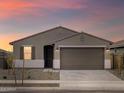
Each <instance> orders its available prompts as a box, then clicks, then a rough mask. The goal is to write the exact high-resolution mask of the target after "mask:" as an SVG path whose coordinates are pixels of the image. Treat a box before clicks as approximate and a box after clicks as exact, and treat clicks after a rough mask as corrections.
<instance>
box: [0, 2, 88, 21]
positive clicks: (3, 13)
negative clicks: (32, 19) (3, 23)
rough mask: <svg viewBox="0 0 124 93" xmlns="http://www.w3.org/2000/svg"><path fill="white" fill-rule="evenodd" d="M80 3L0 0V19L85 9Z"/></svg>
mask: <svg viewBox="0 0 124 93" xmlns="http://www.w3.org/2000/svg"><path fill="white" fill-rule="evenodd" d="M80 1H81V0H76V1H75V0H1V1H0V19H8V18H12V17H13V18H14V17H18V16H19V17H22V16H42V15H44V14H46V12H47V11H58V10H60V9H81V8H85V7H86V6H85V2H84V5H83V6H82V4H81V3H80ZM84 1H86V0H84ZM47 13H48V12H47Z"/></svg>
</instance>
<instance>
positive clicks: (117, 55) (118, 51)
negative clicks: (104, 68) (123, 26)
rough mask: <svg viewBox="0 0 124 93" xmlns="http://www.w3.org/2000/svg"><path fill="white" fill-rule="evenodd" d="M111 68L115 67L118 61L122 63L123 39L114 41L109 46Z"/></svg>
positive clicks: (123, 60) (123, 52)
mask: <svg viewBox="0 0 124 93" xmlns="http://www.w3.org/2000/svg"><path fill="white" fill-rule="evenodd" d="M110 50H111V51H110V52H111V56H112V59H111V60H112V64H113V69H114V68H117V64H118V62H120V61H121V63H123V64H124V40H121V41H118V42H115V43H114V44H112V45H111V46H110Z"/></svg>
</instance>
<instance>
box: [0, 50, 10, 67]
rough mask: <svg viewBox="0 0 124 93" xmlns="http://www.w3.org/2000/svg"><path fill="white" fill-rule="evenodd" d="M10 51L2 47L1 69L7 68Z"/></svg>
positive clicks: (0, 54) (0, 56)
mask: <svg viewBox="0 0 124 93" xmlns="http://www.w3.org/2000/svg"><path fill="white" fill-rule="evenodd" d="M8 54H9V52H8V51H5V50H3V49H0V69H7V56H8Z"/></svg>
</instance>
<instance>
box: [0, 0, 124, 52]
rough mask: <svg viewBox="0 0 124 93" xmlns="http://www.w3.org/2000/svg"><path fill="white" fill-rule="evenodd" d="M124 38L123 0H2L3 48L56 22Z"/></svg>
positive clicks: (113, 38)
mask: <svg viewBox="0 0 124 93" xmlns="http://www.w3.org/2000/svg"><path fill="white" fill-rule="evenodd" d="M60 25H61V26H65V27H68V28H70V29H74V30H77V31H79V32H81V31H84V32H86V33H90V34H93V35H96V36H99V37H102V38H105V39H108V40H111V41H119V40H122V39H124V0H0V48H2V49H6V50H11V47H10V46H9V44H8V43H9V42H10V41H13V40H16V39H19V38H22V37H25V36H28V35H31V34H34V33H37V32H40V31H44V30H47V29H50V28H53V27H56V26H60Z"/></svg>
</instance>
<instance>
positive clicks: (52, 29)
mask: <svg viewBox="0 0 124 93" xmlns="http://www.w3.org/2000/svg"><path fill="white" fill-rule="evenodd" d="M59 28H62V29H66V30H68V31H71V32H74V33H79V32H77V31H74V30H71V29H68V28H66V27H62V26H58V27H55V28H51V29H49V30H46V31H43V32H39V33H36V34H33V35H30V36H27V37H24V38H22V39H19V40H15V41H13V42H10V43H9V44H11V45H13V44H14V43H16V42H19V41H22V40H25V39H28V38H31V37H34V36H37V35H39V34H44V33H47V32H49V31H54V30H55V29H59Z"/></svg>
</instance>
